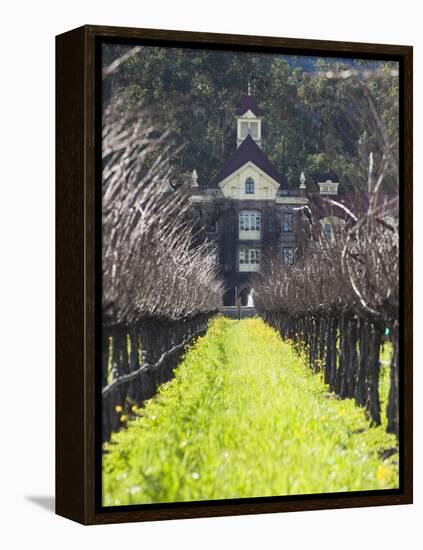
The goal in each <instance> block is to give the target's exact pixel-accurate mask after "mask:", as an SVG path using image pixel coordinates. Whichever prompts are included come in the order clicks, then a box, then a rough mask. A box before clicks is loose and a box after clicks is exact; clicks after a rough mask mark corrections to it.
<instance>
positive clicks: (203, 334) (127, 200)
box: [56, 26, 412, 524]
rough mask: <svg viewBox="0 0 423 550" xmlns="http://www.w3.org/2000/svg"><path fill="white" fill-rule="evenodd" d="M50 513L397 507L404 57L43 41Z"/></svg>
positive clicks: (214, 44)
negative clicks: (49, 127)
mask: <svg viewBox="0 0 423 550" xmlns="http://www.w3.org/2000/svg"><path fill="white" fill-rule="evenodd" d="M56 47H57V52H56V53H57V95H56V101H57V371H56V376H57V407H56V414H57V450H56V459H57V460H56V463H57V471H56V479H57V488H56V499H57V513H58V514H61V515H63V516H65V517H68V518H71V519H73V520H76V521H79V522H81V523H84V524H95V523H112V522H122V521H142V520H158V519H169V518H187V517H204V516H221V515H230V514H252V513H254V514H255V513H268V512H281V511H296V510H316V509H322V508H344V507H353V506H375V505H388V504H406V503H411V502H412V48H411V47H409V46H395V45H377V44H359V43H344V42H326V41H311V40H303V39H301V40H298V39H295V40H294V39H285V38H269V37H257V36H235V35H220V34H206V33H191V32H181V31H161V30H147V29H130V28H114V27H95V26H86V27H82V28H79V29H75V30H72V31H70V32H67V33H64V34H62V35H60V36H58V37H57V42H56Z"/></svg>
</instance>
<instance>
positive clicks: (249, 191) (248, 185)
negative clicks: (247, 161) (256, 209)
mask: <svg viewBox="0 0 423 550" xmlns="http://www.w3.org/2000/svg"><path fill="white" fill-rule="evenodd" d="M245 194H246V195H253V194H254V180H253V178H247V179H246V180H245Z"/></svg>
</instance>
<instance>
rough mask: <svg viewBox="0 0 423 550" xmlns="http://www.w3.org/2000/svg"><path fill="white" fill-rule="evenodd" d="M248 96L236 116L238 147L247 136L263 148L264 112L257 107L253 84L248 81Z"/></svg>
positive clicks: (237, 110)
mask: <svg viewBox="0 0 423 550" xmlns="http://www.w3.org/2000/svg"><path fill="white" fill-rule="evenodd" d="M247 92H248V93H247V95H246V96H245V97H244V99H243V100H242V102H241V105H240V106H239V107H238V108H237V109H236V111H235V115H236V119H237V137H236V144H237V147H239V146H240V145H241V143H242V142H243V141H244V139H245V138H246V137H247V136H251V138H252V139H253V140H254V141H255V142H256V143H257V145H258V146H259V147H261V115H262V111H261V109H260V107H259V106H258V105H257V101H256V98H255V97H254V96H253V95H251V83H250V80H248V89H247Z"/></svg>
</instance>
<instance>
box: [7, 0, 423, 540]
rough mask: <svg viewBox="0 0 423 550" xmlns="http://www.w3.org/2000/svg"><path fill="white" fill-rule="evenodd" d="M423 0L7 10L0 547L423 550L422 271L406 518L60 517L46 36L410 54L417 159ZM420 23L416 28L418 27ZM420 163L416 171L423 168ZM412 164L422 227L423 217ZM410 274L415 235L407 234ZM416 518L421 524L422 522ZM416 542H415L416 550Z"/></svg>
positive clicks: (50, 49) (72, 4)
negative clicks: (119, 31)
mask: <svg viewBox="0 0 423 550" xmlns="http://www.w3.org/2000/svg"><path fill="white" fill-rule="evenodd" d="M418 5H419V4H418V2H414V1H412V0H402V1H401V2H398V1H392V0H383V1H380V0H379V1H373V2H369V1H368V0H355V1H354V2H340V1H339V0H332V1H330V0H319V1H318V2H316V1H310V2H306V1H304V0H299V1H296V2H288V1H287V2H283V1H279V2H278V1H276V0H274V1H271V0H261V1H260V2H247V1H246V0H242V1H241V0H232V1H231V2H228V1H227V0H214V1H213V2H198V1H196V2H194V1H193V2H189V1H188V0H177V1H172V0H167V1H164V0H158V1H157V2H152V1H148V0H144V1H138V2H135V1H133V0H132V1H131V0H119V1H117V0H113V1H110V0H91V1H89V2H87V1H86V0H85V1H83V0H72V1H67V2H63V1H62V2H61V1H58V0H56V1H55V2H53V1H51V2H43V1H42V0H38V1H37V2H34V1H32V2H30V1H26V2H24V1H19V0H15V1H14V2H7V1H6V2H3V3H2V5H1V8H0V9H1V12H2V13H1V18H0V19H1V21H2V32H1V42H2V44H1V50H0V71H1V85H0V96H1V101H0V129H1V132H0V135H1V141H2V143H1V156H0V158H1V170H0V174H1V184H0V185H1V196H0V197H1V198H0V235H1V256H0V257H1V271H0V280H1V285H0V292H1V301H0V322H1V324H2V327H1V332H0V334H1V337H2V338H1V340H2V345H1V358H0V361H1V367H0V368H1V371H0V372H1V376H0V388H1V390H0V392H1V393H0V395H1V398H0V411H1V423H0V426H1V432H0V438H1V442H0V447H1V451H0V461H1V465H0V479H1V484H0V508H1V515H0V517H1V526H0V541H1V539H5V541H3V544H2V547H3V548H7V549H9V548H12V549H14V548H60V549H68V548H69V549H71V548H72V549H75V548H89V547H90V548H94V547H96V548H104V549H109V548H110V549H111V548H113V549H121V548H172V549H176V548H184V549H185V548H231V549H235V548H262V549H264V548H273V547H275V548H276V547H278V548H282V547H283V548H286V549H289V548H295V549H302V548H312V549H313V550H318V549H325V550H328V549H332V548H336V549H339V548H343V549H345V550H347V549H355V550H357V549H359V550H364V549H366V550H367V549H370V548H372V549H375V548H383V549H384V550H388V549H398V548H400V547H401V546H403V547H405V548H412V549H414V548H422V538H423V535H422V527H421V526H422V518H423V504H422V469H423V460H422V458H423V457H422V437H421V434H422V433H423V417H422V403H423V399H422V398H421V396H420V395H419V393H418V392H422V359H423V356H422V347H421V345H420V340H421V326H422V324H421V312H420V311H419V307H421V306H422V292H423V287H422V285H421V284H419V282H420V280H421V273H419V272H417V273H416V280H417V285H416V300H415V309H416V311H417V315H416V335H415V340H416V343H417V345H416V348H415V387H416V395H417V396H418V397H419V398H417V399H416V404H415V426H416V430H415V434H416V437H415V464H416V467H415V480H416V481H415V500H416V504H415V505H414V506H412V507H411V506H403V507H386V508H373V509H356V510H340V511H322V512H307V513H294V514H285V515H282V514H279V515H266V516H250V517H237V518H225V519H205V520H185V521H172V522H164V523H150V524H130V525H116V526H102V527H90V528H83V527H81V526H79V525H77V524H74V523H72V522H70V521H67V520H65V519H62V518H59V517H55V516H54V515H53V514H52V513H50V512H48V511H47V510H46V509H45V507H44V506H40V505H37V504H36V503H34V500H38V502H39V501H40V500H41V502H42V503H44V504H45V503H46V502H47V503H49V502H50V499H51V496H52V495H53V487H54V482H53V476H54V213H53V210H54V193H53V189H54V186H53V184H54V35H55V34H58V33H60V32H63V31H65V30H69V29H71V28H73V27H77V26H79V25H82V24H85V23H92V24H108V25H125V26H139V27H141V26H144V27H153V28H165V29H166V28H168V29H186V30H201V31H214V32H227V33H244V34H263V35H274V36H278V35H279V36H289V37H304V38H322V39H334V40H351V41H369V42H382V43H383V42H386V43H403V44H413V45H414V46H415V97H416V98H417V101H416V105H415V115H416V116H415V128H416V132H415V135H416V146H415V149H416V151H417V152H419V151H421V150H422V108H421V101H422V98H423V93H422V92H423V90H422V67H421V62H422V58H421V49H422V47H423V38H422V36H423V35H422V31H421V19H420V17H419V14H418V11H419V10H418ZM419 21H420V23H419ZM419 160H420V159H419V157H418V161H419ZM421 180H422V165H421V163H420V162H418V163H416V174H415V201H414V203H415V205H417V207H416V219H417V221H420V222H421V213H420V209H422V208H423V206H422V205H423V187H422V181H421ZM415 231H416V235H415V242H416V243H417V246H416V251H415V252H416V255H415V265H416V269H418V268H419V267H420V264H421V260H422V248H421V246H418V243H421V242H422V240H423V224H421V223H420V224H417V225H415ZM418 520H420V521H418ZM419 539H420V540H419Z"/></svg>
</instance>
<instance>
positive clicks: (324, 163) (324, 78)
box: [103, 45, 398, 190]
mask: <svg viewBox="0 0 423 550" xmlns="http://www.w3.org/2000/svg"><path fill="white" fill-rule="evenodd" d="M103 48H104V49H103V65H104V66H105V67H107V66H108V65H110V64H111V63H112V62H113V61H114V60H116V59H117V58H119V57H120V56H122V55H124V54H125V53H127V52H128V51H129V49H130V47H129V46H119V45H105V46H103ZM396 70H397V66H396V64H395V63H393V62H386V61H383V62H382V61H360V60H350V59H347V60H337V59H330V58H327V59H323V58H310V57H295V56H283V55H273V54H257V53H248V52H228V51H213V50H201V49H198V50H197V49H196V50H194V49H183V48H159V47H141V48H140V50H139V51H138V52H137V53H136V54H135V55H133V56H131V57H129V59H127V60H126V61H125V62H124V63H122V64H121V66H120V67H119V70H117V71H115V73H114V74H113V76H112V77H111V78H109V79H108V82H107V87H105V92H104V99H105V101H106V102H107V103H108V102H109V100H110V98H111V96H114V95H117V94H119V96H122V94H123V97H124V100H125V101H126V102H127V103H128V104H131V103H136V102H138V101H139V100H142V101H143V102H145V103H146V104H148V105H151V106H152V107H155V108H156V111H157V114H158V115H159V117H158V120H159V121H160V126H161V127H160V130H162V131H163V130H169V129H171V130H172V131H173V132H174V134H175V136H176V139H177V141H179V143H180V144H183V145H184V147H183V150H182V151H181V152H180V154H179V155H178V157H177V159H176V162H177V163H178V169H179V170H181V171H182V172H190V171H192V170H193V169H194V168H195V169H196V170H197V172H198V176H199V182H200V184H203V185H204V184H207V182H208V181H209V180H210V179H211V178H212V176H213V175H214V173H215V172H216V171H217V170H218V169H219V167H220V166H221V165H222V163H223V161H224V160H225V158H227V157H228V156H229V155H230V154H231V152H232V151H233V150H234V148H235V142H236V128H235V126H236V125H235V114H234V113H235V109H236V107H237V105H238V104H239V103H240V101H241V99H242V97H243V96H244V95H245V94H246V92H247V83H248V82H251V85H252V92H253V94H254V95H255V96H256V98H257V101H258V103H259V105H260V107H261V108H262V109H263V111H264V119H263V149H264V151H265V153H266V154H267V155H268V156H269V158H270V159H271V161H272V162H273V163H274V164H275V165H276V167H277V168H278V169H279V170H280V171H281V172H282V173H284V174H286V176H287V177H288V180H289V183H290V185H291V186H292V187H297V186H298V178H299V174H300V173H301V171H304V172H305V174H306V176H307V179H308V184H309V185H310V186H311V187H313V182H314V183H316V182H317V181H319V180H320V179H322V178H325V179H326V178H327V177H331V178H332V179H333V178H334V177H336V178H339V180H340V182H341V184H342V188H343V189H345V190H360V189H365V188H366V185H367V170H368V157H369V153H370V152H372V151H373V150H374V151H377V150H379V151H380V150H381V147H380V140H381V139H385V141H386V142H387V144H389V146H391V147H392V148H393V151H394V152H395V151H396V147H397V139H398V78H396V76H395V71H396ZM342 71H344V72H343V73H342ZM346 71H350V72H351V73H352V74H353V73H354V75H355V76H352V77H348V73H347V72H346ZM357 71H358V74H356V73H357ZM336 74H342V75H343V77H339V78H337V77H336V76H335V75H336ZM346 75H347V76H346ZM363 82H365V83H366V90H370V93H371V101H372V104H370V103H369V101H370V100H369V97H368V96H367V95H366V93H365V92H364V91H363V86H362V83H363ZM373 107H374V108H375V109H376V112H377V115H378V118H379V119H380V121H381V122H382V123H383V125H384V128H385V134H386V135H383V136H381V135H380V130H379V129H378V128H377V127H375V125H374V124H370V122H369V120H372V121H373V120H374V117H373V116H372V117H370V116H369V112H370V111H371V109H372V108H373ZM376 160H377V159H376ZM385 182H386V183H385V185H387V186H389V178H386V180H385Z"/></svg>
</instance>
